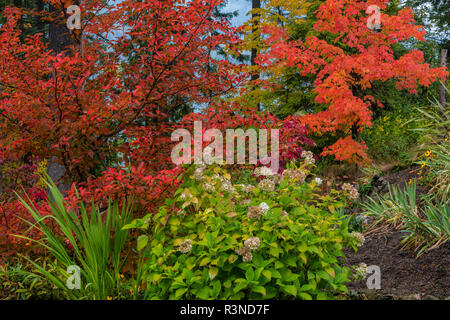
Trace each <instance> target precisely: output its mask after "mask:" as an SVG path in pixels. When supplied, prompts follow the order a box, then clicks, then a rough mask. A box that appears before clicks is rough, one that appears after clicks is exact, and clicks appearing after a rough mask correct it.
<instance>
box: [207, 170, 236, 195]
mask: <svg viewBox="0 0 450 320" xmlns="http://www.w3.org/2000/svg"><path fill="white" fill-rule="evenodd" d="M211 178H212V179H213V180H215V181H216V183H219V184H220V190H222V191H224V192H228V193H234V192H235V191H236V190H235V188H234V186H233V184H232V183H231V181H230V180H228V179H226V178H225V177H222V176H221V175H218V174H217V173H216V174H214V175H213V176H212V177H211ZM205 190H206V189H205ZM209 190H210V189H208V190H207V191H209Z"/></svg>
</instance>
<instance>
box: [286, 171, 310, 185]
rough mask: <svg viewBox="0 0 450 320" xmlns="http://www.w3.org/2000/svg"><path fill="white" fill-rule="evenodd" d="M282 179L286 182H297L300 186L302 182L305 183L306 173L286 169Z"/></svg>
mask: <svg viewBox="0 0 450 320" xmlns="http://www.w3.org/2000/svg"><path fill="white" fill-rule="evenodd" d="M283 177H284V178H285V179H286V178H287V179H288V180H292V181H297V182H299V183H300V184H302V183H303V182H305V179H306V172H305V171H303V170H301V169H297V170H293V169H287V170H284V172H283Z"/></svg>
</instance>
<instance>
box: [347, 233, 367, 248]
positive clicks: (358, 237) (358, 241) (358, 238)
mask: <svg viewBox="0 0 450 320" xmlns="http://www.w3.org/2000/svg"><path fill="white" fill-rule="evenodd" d="M350 236H351V237H352V238H353V239H355V240H356V245H357V246H358V247H361V246H362V245H363V244H364V241H366V238H364V236H363V235H362V233H359V232H356V231H353V232H352V233H350Z"/></svg>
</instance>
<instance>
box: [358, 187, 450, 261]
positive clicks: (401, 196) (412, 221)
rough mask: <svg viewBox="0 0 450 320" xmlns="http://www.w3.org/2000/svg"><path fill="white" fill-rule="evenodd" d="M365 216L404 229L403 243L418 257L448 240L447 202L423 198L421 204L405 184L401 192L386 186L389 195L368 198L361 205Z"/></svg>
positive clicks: (412, 190)
mask: <svg viewBox="0 0 450 320" xmlns="http://www.w3.org/2000/svg"><path fill="white" fill-rule="evenodd" d="M362 207H363V208H364V210H365V214H367V215H370V216H372V217H374V218H375V219H377V221H376V223H375V225H376V224H378V223H380V222H384V223H387V224H389V225H391V226H393V227H395V228H397V229H403V230H404V231H405V233H406V236H405V237H404V239H403V242H404V243H406V244H407V245H408V246H412V247H414V248H415V249H416V250H418V256H419V255H420V254H422V253H423V252H425V251H427V250H432V249H434V248H437V247H439V246H441V245H442V244H444V243H446V242H447V241H449V240H450V206H449V202H448V200H447V201H442V202H438V201H433V198H430V197H425V198H424V199H423V203H422V204H420V202H419V201H418V200H417V199H416V184H415V183H411V184H407V185H406V186H405V187H404V188H403V189H400V188H396V187H393V186H389V192H388V193H387V194H386V195H384V196H380V197H378V199H374V198H370V197H369V198H368V200H367V202H365V203H363V204H362Z"/></svg>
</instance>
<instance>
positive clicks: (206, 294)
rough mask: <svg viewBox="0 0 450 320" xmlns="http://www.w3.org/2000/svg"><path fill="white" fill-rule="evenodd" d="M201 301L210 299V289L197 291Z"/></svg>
mask: <svg viewBox="0 0 450 320" xmlns="http://www.w3.org/2000/svg"><path fill="white" fill-rule="evenodd" d="M195 295H196V296H197V297H198V298H199V299H201V300H208V298H209V287H203V288H201V289H200V290H198V291H197V293H196V294H195Z"/></svg>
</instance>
